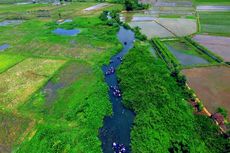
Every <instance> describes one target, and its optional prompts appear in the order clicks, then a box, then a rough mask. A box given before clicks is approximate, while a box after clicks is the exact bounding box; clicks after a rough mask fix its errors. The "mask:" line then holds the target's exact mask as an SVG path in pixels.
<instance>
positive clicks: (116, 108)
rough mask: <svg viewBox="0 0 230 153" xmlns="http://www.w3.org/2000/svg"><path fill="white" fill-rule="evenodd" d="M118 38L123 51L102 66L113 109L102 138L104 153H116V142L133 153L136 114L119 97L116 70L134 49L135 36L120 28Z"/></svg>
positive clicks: (129, 31) (102, 131)
mask: <svg viewBox="0 0 230 153" xmlns="http://www.w3.org/2000/svg"><path fill="white" fill-rule="evenodd" d="M117 37H118V39H119V41H120V42H121V43H122V44H123V49H122V50H121V52H120V53H118V54H117V55H115V56H113V57H112V58H111V61H110V64H109V65H103V66H102V70H103V72H104V73H105V81H106V83H107V85H108V86H109V92H108V94H109V97H110V101H111V103H112V107H113V115H112V116H107V117H105V119H104V126H103V127H102V128H101V129H100V138H101V141H102V149H103V152H104V153H113V152H114V150H113V148H112V145H113V143H114V142H115V143H116V144H120V145H121V144H123V145H124V146H125V149H126V151H125V152H126V153H128V152H131V150H130V131H131V127H132V124H133V120H134V117H135V114H134V112H132V111H131V110H129V109H127V108H125V107H124V106H123V104H122V96H119V92H118V93H116V91H115V90H119V91H120V89H119V85H118V80H117V76H116V73H115V72H116V69H117V68H118V66H119V65H120V64H121V63H122V57H123V56H124V55H125V54H126V53H128V51H129V50H130V49H131V48H133V42H134V40H135V35H134V33H133V32H132V31H131V30H127V29H125V28H123V27H120V30H119V32H118V34H117ZM113 71H114V72H113ZM108 72H109V73H108Z"/></svg>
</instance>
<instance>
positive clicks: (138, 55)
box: [117, 42, 229, 153]
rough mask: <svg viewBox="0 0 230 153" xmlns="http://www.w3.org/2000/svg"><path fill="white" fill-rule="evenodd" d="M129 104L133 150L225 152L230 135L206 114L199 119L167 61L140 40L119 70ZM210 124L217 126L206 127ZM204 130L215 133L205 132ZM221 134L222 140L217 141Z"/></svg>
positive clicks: (136, 151)
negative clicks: (132, 117) (226, 136)
mask: <svg viewBox="0 0 230 153" xmlns="http://www.w3.org/2000/svg"><path fill="white" fill-rule="evenodd" d="M117 73H118V77H119V79H120V85H121V88H122V91H123V101H124V104H125V106H127V107H129V108H130V109H132V110H134V111H135V113H136V118H135V121H134V125H133V128H132V132H131V146H132V152H134V153H139V152H185V153H186V152H191V153H197V152H204V153H205V152H210V153H212V152H213V153H214V152H215V153H223V152H224V151H225V152H226V151H227V149H228V141H229V140H228V139H225V138H222V136H221V135H220V134H219V133H218V128H217V126H216V125H215V124H211V123H212V121H211V120H210V119H209V120H208V123H210V124H208V123H206V119H204V121H203V116H202V117H200V116H199V117H200V118H201V121H200V120H197V118H196V116H194V114H193V109H192V107H191V106H190V105H189V104H188V102H187V101H186V100H185V97H184V94H183V89H182V88H181V87H180V86H179V85H178V83H177V82H176V80H175V79H174V78H173V77H171V75H170V74H171V72H170V71H169V70H168V68H167V66H166V64H165V63H164V62H163V61H162V60H160V59H156V58H154V57H153V56H151V53H150V51H149V47H148V45H146V44H145V43H143V42H136V43H135V46H134V48H133V49H131V50H130V52H129V53H128V54H127V55H126V56H125V58H124V62H123V64H122V65H121V67H120V68H119V70H118V72H117ZM206 126H209V127H211V129H213V128H214V129H215V130H213V131H212V130H209V129H208V130H206V129H205V130H206V131H205V130H204V129H203V127H206ZM203 130H204V131H205V133H206V132H208V133H209V132H210V133H212V134H213V135H211V136H210V135H209V134H205V135H203V136H201V133H202V132H203ZM214 136H215V137H217V139H218V140H219V141H221V142H220V147H217V146H218V145H219V142H218V141H213V140H212V139H213V138H214Z"/></svg>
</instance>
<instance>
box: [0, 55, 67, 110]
mask: <svg viewBox="0 0 230 153" xmlns="http://www.w3.org/2000/svg"><path fill="white" fill-rule="evenodd" d="M64 63H65V61H62V60H51V59H37V58H28V59H26V60H24V61H23V62H21V63H19V64H17V65H15V66H14V67H12V68H10V69H9V70H7V71H6V72H4V73H2V74H0V105H1V106H4V107H7V108H16V107H17V106H18V105H19V104H21V103H23V102H25V101H26V100H27V99H28V98H29V97H30V96H31V94H33V93H34V92H35V91H36V90H38V89H39V88H40V87H42V86H43V85H44V83H45V82H46V81H47V80H48V79H49V78H50V77H51V76H52V74H53V73H55V72H56V71H57V70H58V69H59V68H60V67H61V66H62V65H63V64H64Z"/></svg>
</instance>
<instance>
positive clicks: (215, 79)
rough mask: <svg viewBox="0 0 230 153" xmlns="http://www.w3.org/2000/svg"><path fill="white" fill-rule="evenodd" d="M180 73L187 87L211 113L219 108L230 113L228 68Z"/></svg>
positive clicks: (197, 69) (209, 68)
mask: <svg viewBox="0 0 230 153" xmlns="http://www.w3.org/2000/svg"><path fill="white" fill-rule="evenodd" d="M182 72H183V73H184V74H185V75H186V77H187V79H188V84H189V86H190V87H191V88H193V89H194V90H195V93H196V94H197V96H198V97H199V98H200V99H201V101H202V102H203V104H204V106H205V107H206V108H207V109H208V110H209V111H210V112H211V113H214V112H216V109H217V108H219V107H222V108H225V109H226V110H227V111H228V112H230V102H229V99H230V94H229V93H230V79H229V78H230V67H227V66H220V67H217V66H214V67H205V68H193V69H185V70H183V71H182ZM228 119H230V115H228Z"/></svg>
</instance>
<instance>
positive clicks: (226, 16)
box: [199, 12, 230, 36]
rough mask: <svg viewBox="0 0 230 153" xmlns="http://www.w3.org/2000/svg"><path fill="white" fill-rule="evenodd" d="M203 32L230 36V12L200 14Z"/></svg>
mask: <svg viewBox="0 0 230 153" xmlns="http://www.w3.org/2000/svg"><path fill="white" fill-rule="evenodd" d="M199 16H200V24H201V32H202V33H211V34H215V35H224V36H229V35H230V28H229V26H230V12H199Z"/></svg>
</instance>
